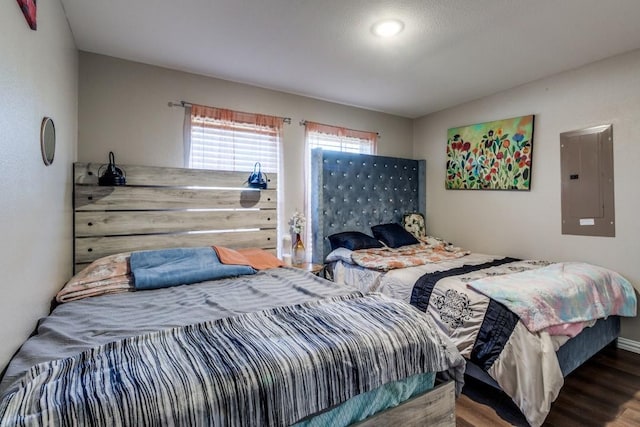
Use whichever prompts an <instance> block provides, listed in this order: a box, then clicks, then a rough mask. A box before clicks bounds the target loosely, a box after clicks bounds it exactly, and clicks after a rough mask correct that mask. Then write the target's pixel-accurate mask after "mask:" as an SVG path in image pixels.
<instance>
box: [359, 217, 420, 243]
mask: <svg viewBox="0 0 640 427" xmlns="http://www.w3.org/2000/svg"><path fill="white" fill-rule="evenodd" d="M371 232H372V233H373V235H374V237H375V238H376V239H378V240H380V241H381V242H382V243H384V244H385V245H387V246H389V247H390V248H399V247H400V246H406V245H415V244H416V243H420V242H419V241H418V239H416V238H415V237H414V236H413V234H411V233H409V232H408V231H407V230H405V229H404V227H403V226H401V225H400V224H398V223H397V222H395V223H391V224H380V225H374V226H373V227H371Z"/></svg>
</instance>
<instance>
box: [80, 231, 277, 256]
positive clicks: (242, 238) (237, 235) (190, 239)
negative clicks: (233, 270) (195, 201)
mask: <svg viewBox="0 0 640 427" xmlns="http://www.w3.org/2000/svg"><path fill="white" fill-rule="evenodd" d="M212 245H220V246H227V247H232V248H262V249H275V248H276V246H277V233H276V230H275V229H272V230H257V231H248V232H226V233H198V234H186V233H183V234H151V235H139V236H135V235H134V236H113V237H80V238H77V239H76V252H75V262H76V263H87V262H91V261H93V260H96V259H98V258H101V257H104V256H107V255H112V254H116V253H120V252H130V251H143V250H150V249H163V248H176V247H197V246H212Z"/></svg>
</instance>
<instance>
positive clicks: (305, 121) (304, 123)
mask: <svg viewBox="0 0 640 427" xmlns="http://www.w3.org/2000/svg"><path fill="white" fill-rule="evenodd" d="M308 122H311V121H310V120H304V119H303V120H300V126H306V125H307V123H308ZM312 123H318V122H312ZM318 124H319V125H323V126H331V127H334V128H344V129H348V130H352V131H356V132H371V131H368V130H358V129H349V128H345V127H344V126H336V125H328V124H325V123H318ZM375 134H376V135H378V136H380V132H375Z"/></svg>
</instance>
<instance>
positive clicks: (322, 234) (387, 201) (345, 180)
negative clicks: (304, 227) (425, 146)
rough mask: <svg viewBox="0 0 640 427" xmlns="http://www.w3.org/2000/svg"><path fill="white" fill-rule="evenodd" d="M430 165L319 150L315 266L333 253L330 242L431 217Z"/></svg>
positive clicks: (314, 177) (314, 163)
mask: <svg viewBox="0 0 640 427" xmlns="http://www.w3.org/2000/svg"><path fill="white" fill-rule="evenodd" d="M425 171H426V162H425V161H424V160H411V159H400V158H396V157H382V156H371V155H365V154H352V153H342V152H338V151H323V150H322V149H315V150H313V151H312V153H311V230H312V238H313V262H316V263H322V262H324V258H325V257H326V256H327V254H328V253H329V252H330V251H331V246H330V244H329V240H328V239H327V236H330V235H331V234H334V233H339V232H342V231H361V232H363V233H366V234H368V235H371V226H372V225H376V224H383V223H389V222H401V221H402V216H403V215H404V214H405V213H407V212H422V213H424V212H425V208H426V191H425V188H426V186H425V176H426V175H425Z"/></svg>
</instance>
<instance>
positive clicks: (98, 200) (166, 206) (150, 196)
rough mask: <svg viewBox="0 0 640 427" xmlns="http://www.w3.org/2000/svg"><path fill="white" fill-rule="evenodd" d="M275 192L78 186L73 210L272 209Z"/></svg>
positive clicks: (273, 207)
mask: <svg viewBox="0 0 640 427" xmlns="http://www.w3.org/2000/svg"><path fill="white" fill-rule="evenodd" d="M276 200H277V199H276V190H262V191H259V190H254V189H244V190H241V189H238V190H233V189H222V190H210V189H175V188H171V187H169V188H165V187H133V186H129V185H125V186H121V187H100V186H97V185H77V186H76V191H75V197H74V202H75V208H76V210H79V211H89V210H94V211H95V210H98V211H101V210H151V209H154V210H170V209H248V208H258V209H275V208H276Z"/></svg>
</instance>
